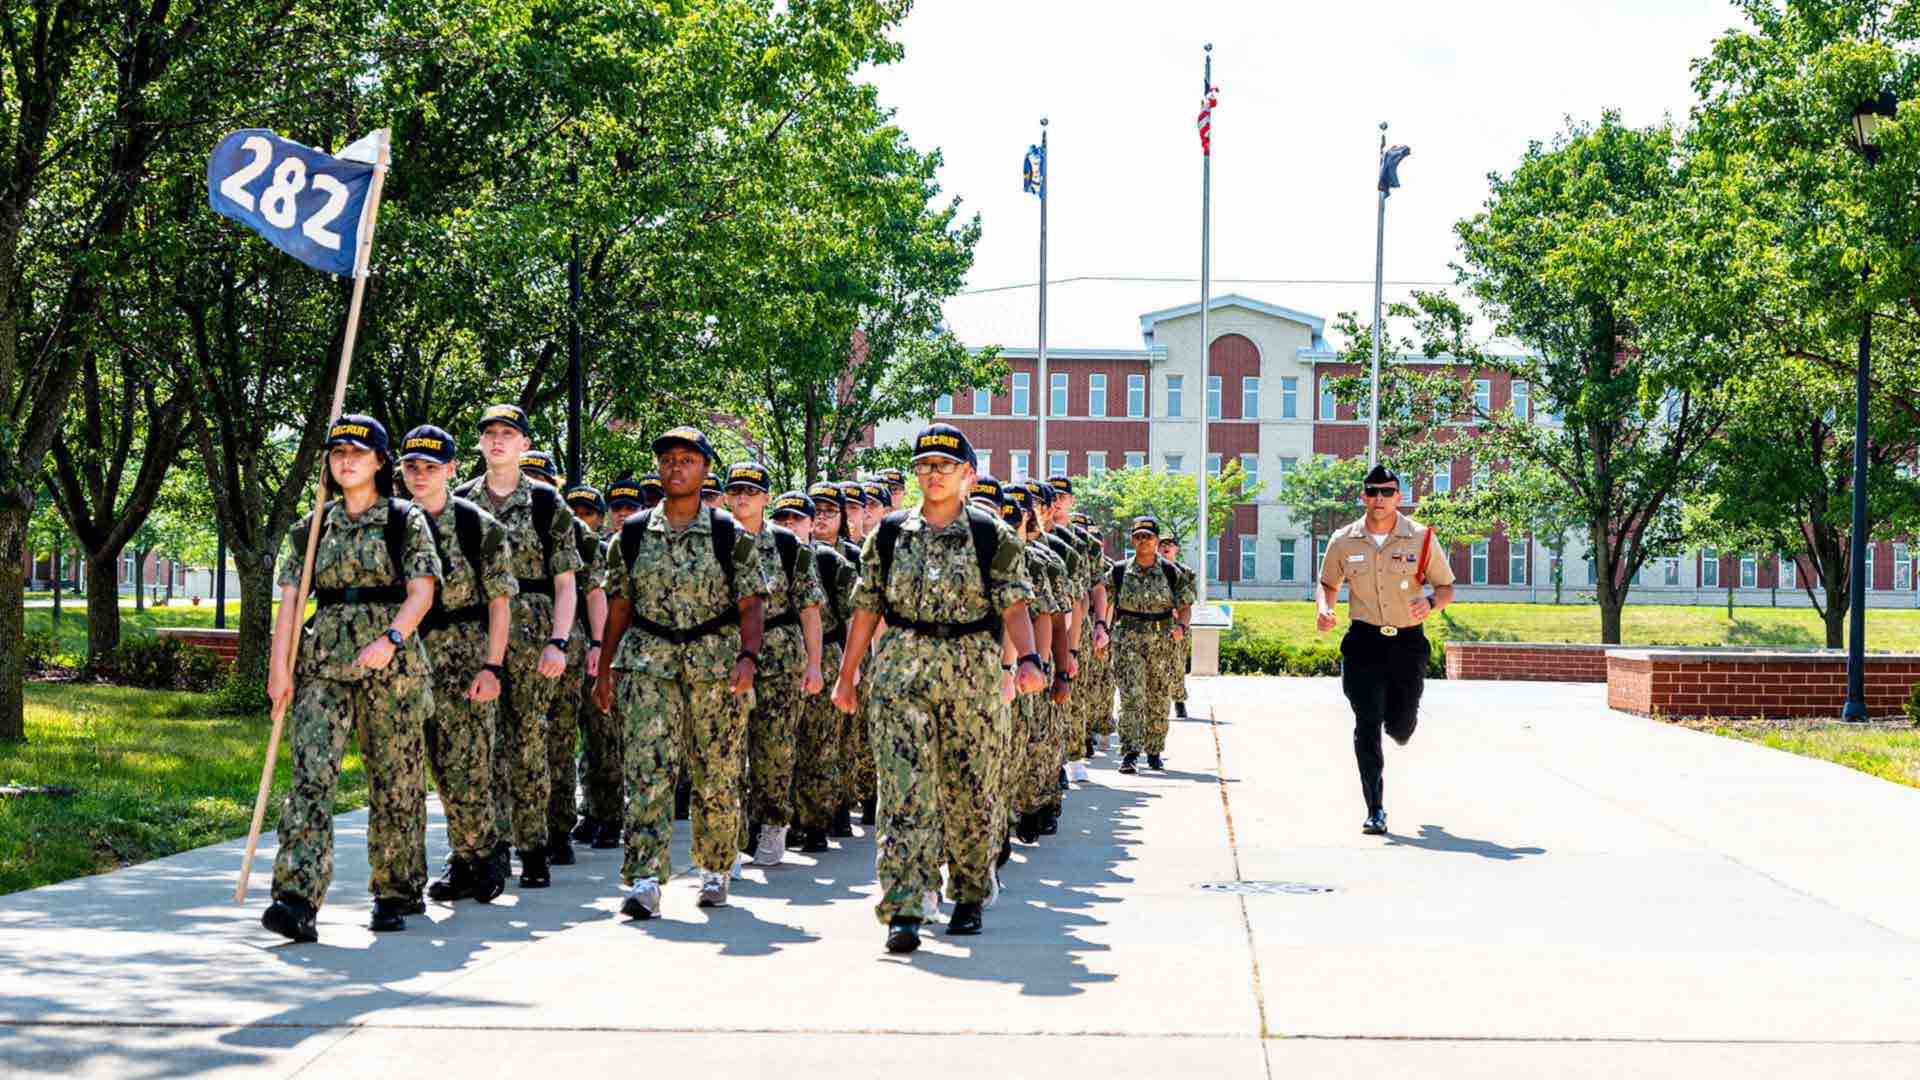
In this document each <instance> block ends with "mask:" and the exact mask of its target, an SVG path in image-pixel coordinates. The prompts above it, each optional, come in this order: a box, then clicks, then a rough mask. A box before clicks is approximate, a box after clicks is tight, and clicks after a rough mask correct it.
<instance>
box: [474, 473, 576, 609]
mask: <svg viewBox="0 0 1920 1080" xmlns="http://www.w3.org/2000/svg"><path fill="white" fill-rule="evenodd" d="M533 488H534V482H533V481H531V480H529V479H527V478H526V477H524V476H522V477H521V478H520V483H519V486H517V487H515V488H514V489H513V491H512V492H511V493H510V494H508V495H507V497H506V498H504V499H496V498H494V495H493V492H491V491H489V490H488V489H487V478H486V477H484V476H483V477H481V478H480V479H479V480H478V481H476V482H475V483H474V484H473V487H472V493H471V494H470V495H469V496H468V498H471V499H472V500H473V501H474V502H476V503H479V504H480V509H482V510H486V511H488V512H489V513H491V514H492V515H493V516H494V517H495V518H497V519H498V520H499V522H500V525H501V527H502V528H504V529H506V531H507V552H508V555H507V562H508V565H509V566H510V567H511V568H512V570H513V576H514V577H517V578H522V579H539V578H552V577H556V576H558V575H560V574H569V573H577V572H578V571H579V570H580V567H581V560H580V550H579V549H578V548H576V547H575V546H574V544H573V511H571V510H569V509H567V503H566V500H564V499H562V498H560V497H559V496H558V495H556V496H555V497H554V500H553V502H554V507H553V529H552V532H551V534H550V535H548V537H547V538H546V543H545V544H544V545H543V544H542V543H541V540H540V535H539V530H537V529H535V528H534V524H533ZM542 551H545V552H546V553H547V556H546V559H545V565H542V560H541V552H542ZM552 630H553V600H552V598H550V597H547V596H544V595H542V594H540V593H535V592H528V591H526V590H524V589H522V590H521V591H520V593H519V595H518V596H516V597H515V598H514V601H513V633H514V636H515V637H517V638H520V639H522V640H523V641H527V642H545V641H546V640H547V638H548V637H549V636H550V635H551V632H552Z"/></svg>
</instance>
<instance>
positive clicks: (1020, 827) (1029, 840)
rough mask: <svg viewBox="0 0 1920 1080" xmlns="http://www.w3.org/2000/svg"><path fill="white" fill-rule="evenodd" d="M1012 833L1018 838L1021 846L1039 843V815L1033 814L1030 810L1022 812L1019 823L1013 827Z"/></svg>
mask: <svg viewBox="0 0 1920 1080" xmlns="http://www.w3.org/2000/svg"><path fill="white" fill-rule="evenodd" d="M1013 832H1014V835H1015V836H1018V837H1019V838H1020V842H1021V843H1023V844H1037V843H1039V842H1040V815H1039V814H1037V813H1035V812H1033V811H1032V810H1024V811H1022V812H1021V814H1020V821H1019V823H1018V824H1016V825H1014V827H1013Z"/></svg>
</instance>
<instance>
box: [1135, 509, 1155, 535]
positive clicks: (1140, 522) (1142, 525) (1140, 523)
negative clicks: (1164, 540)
mask: <svg viewBox="0 0 1920 1080" xmlns="http://www.w3.org/2000/svg"><path fill="white" fill-rule="evenodd" d="M1127 532H1128V533H1129V534H1130V535H1135V536H1137V535H1139V534H1140V533H1143V532H1147V533H1152V534H1153V535H1155V536H1159V535H1160V519H1159V518H1157V517H1154V516H1153V515H1152V514H1141V515H1140V516H1139V517H1137V518H1134V519H1133V527H1132V528H1130V529H1128V530H1127Z"/></svg>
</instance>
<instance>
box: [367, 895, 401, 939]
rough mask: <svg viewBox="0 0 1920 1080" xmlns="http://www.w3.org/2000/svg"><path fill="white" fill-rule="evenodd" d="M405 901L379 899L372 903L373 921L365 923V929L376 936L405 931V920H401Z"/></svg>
mask: <svg viewBox="0 0 1920 1080" xmlns="http://www.w3.org/2000/svg"><path fill="white" fill-rule="evenodd" d="M406 909H407V902H406V901H405V900H392V899H388V898H387V897H384V896H383V897H381V898H379V899H378V900H375V901H374V902H373V919H372V920H371V921H369V922H368V923H367V929H369V930H371V931H373V932H374V933H376V934H390V933H392V932H394V931H395V930H405V929H406V928H407V920H405V919H403V918H401V916H402V915H404V914H405V913H406Z"/></svg>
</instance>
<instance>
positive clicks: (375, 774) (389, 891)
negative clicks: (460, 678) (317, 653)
mask: <svg viewBox="0 0 1920 1080" xmlns="http://www.w3.org/2000/svg"><path fill="white" fill-rule="evenodd" d="M432 712H433V692H432V690H430V689H429V688H428V683H427V677H426V676H425V675H392V676H385V677H379V678H372V679H365V680H361V681H358V682H340V681H337V680H334V679H319V678H311V677H309V678H305V679H302V680H300V681H299V682H297V683H296V684H295V687H294V693H293V701H292V703H291V707H290V709H289V715H290V716H291V729H292V731H291V734H290V736H289V742H290V743H291V745H292V747H293V786H292V787H291V788H290V789H288V791H287V800H286V803H285V804H284V805H283V806H282V808H281V810H280V850H279V852H278V854H276V855H275V856H274V859H273V895H274V896H276V897H282V896H297V897H299V898H301V899H303V900H305V901H307V902H308V903H310V904H312V905H313V906H314V907H316V908H317V907H319V906H320V905H321V903H322V902H323V901H324V900H325V899H326V895H327V886H328V885H330V884H332V882H333V795H334V791H335V789H336V788H337V787H338V785H339V782H340V762H341V759H342V757H344V756H345V754H346V752H347V734H348V733H349V732H353V733H354V734H355V735H356V736H357V738H358V741H359V745H360V757H361V761H362V763H363V764H364V765H365V766H366V770H367V786H368V789H369V790H368V802H369V804H370V806H369V810H368V815H367V864H368V866H369V868H370V869H371V870H372V875H371V878H370V880H369V881H368V891H369V892H371V893H372V894H373V895H374V896H375V897H378V898H381V899H387V900H413V899H417V898H418V897H419V896H420V895H421V893H422V892H423V891H424V890H425V889H426V887H427V786H426V775H425V774H426V767H425V759H426V750H425V747H424V746H423V745H422V742H423V740H424V731H425V727H426V721H427V717H428V715H429V714H431V713H432Z"/></svg>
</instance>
